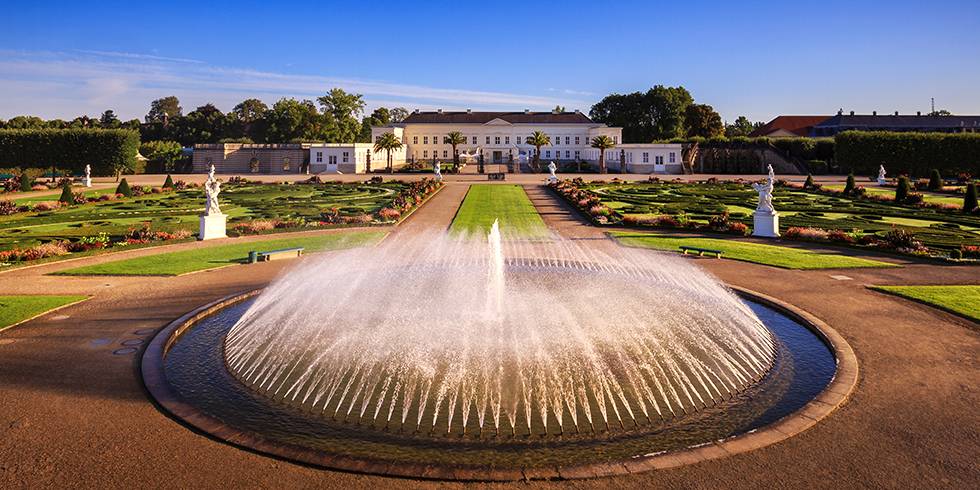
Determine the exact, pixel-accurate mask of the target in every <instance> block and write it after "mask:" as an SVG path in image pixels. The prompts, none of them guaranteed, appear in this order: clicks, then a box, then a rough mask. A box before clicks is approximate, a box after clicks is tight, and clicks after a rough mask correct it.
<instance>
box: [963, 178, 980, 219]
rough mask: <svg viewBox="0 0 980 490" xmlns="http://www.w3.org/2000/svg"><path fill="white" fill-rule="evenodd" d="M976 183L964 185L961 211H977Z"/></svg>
mask: <svg viewBox="0 0 980 490" xmlns="http://www.w3.org/2000/svg"><path fill="white" fill-rule="evenodd" d="M978 206H980V205H978V204H977V185H976V184H974V183H972V182H971V183H969V184H967V186H966V193H965V194H964V195H963V212H964V213H973V212H976V211H977V208H978Z"/></svg>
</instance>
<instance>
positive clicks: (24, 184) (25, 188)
mask: <svg viewBox="0 0 980 490" xmlns="http://www.w3.org/2000/svg"><path fill="white" fill-rule="evenodd" d="M33 186H34V179H32V178H31V176H30V175H29V174H28V173H27V172H24V173H22V174H20V191H21V192H30V191H31V187H33Z"/></svg>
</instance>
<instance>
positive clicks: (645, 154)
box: [643, 152, 650, 163]
mask: <svg viewBox="0 0 980 490" xmlns="http://www.w3.org/2000/svg"><path fill="white" fill-rule="evenodd" d="M643 163H650V153H649V152H643Z"/></svg>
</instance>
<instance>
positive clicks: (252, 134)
mask: <svg viewBox="0 0 980 490" xmlns="http://www.w3.org/2000/svg"><path fill="white" fill-rule="evenodd" d="M268 111H269V106H267V105H265V102H262V101H261V100H259V99H245V100H243V101H241V102H239V103H238V105H236V106H235V107H234V108H233V109H232V110H231V112H229V113H228V118H229V121H228V126H229V134H226V135H225V136H226V137H233V138H248V139H250V140H252V141H264V140H265V131H264V123H265V114H266V112H268Z"/></svg>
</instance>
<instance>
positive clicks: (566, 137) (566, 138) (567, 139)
mask: <svg viewBox="0 0 980 490" xmlns="http://www.w3.org/2000/svg"><path fill="white" fill-rule="evenodd" d="M568 141H569V137H568V136H565V144H566V145H567V144H569V143H568Z"/></svg>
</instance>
